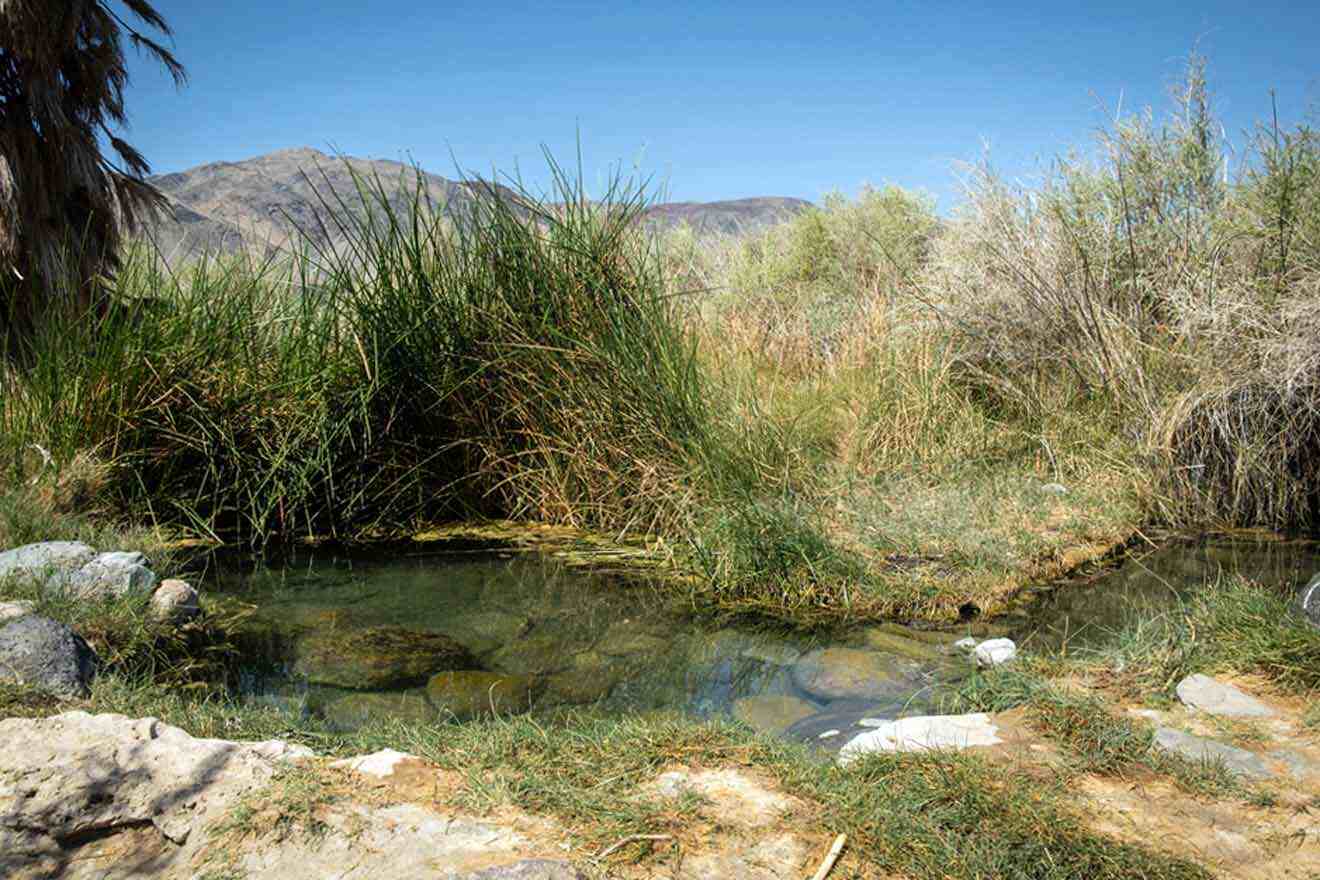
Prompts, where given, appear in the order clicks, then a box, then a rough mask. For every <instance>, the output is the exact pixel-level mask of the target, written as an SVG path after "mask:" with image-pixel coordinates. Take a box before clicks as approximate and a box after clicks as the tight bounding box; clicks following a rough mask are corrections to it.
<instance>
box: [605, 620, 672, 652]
mask: <svg viewBox="0 0 1320 880" xmlns="http://www.w3.org/2000/svg"><path fill="white" fill-rule="evenodd" d="M595 648H596V650H597V651H599V652H600V653H602V654H605V655H607V656H610V657H636V656H641V657H652V656H656V655H659V654H663V653H665V652H666V651H667V650H668V649H669V640H668V639H665V638H664V637H662V636H660V635H657V634H656V633H655V632H653V631H651V628H650V627H648V626H647V625H646V624H645V623H644V622H642V621H631V620H620V621H616V622H615V623H613V624H611V625H610V628H609V629H607V630H606V631H605V635H603V636H601V638H600V640H599V641H598V642H596V645H595Z"/></svg>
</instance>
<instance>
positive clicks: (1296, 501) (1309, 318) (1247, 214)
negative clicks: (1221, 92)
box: [919, 56, 1320, 528]
mask: <svg viewBox="0 0 1320 880" xmlns="http://www.w3.org/2000/svg"><path fill="white" fill-rule="evenodd" d="M1173 98H1174V106H1173V112H1172V113H1171V114H1170V115H1169V116H1168V117H1167V118H1165V119H1157V118H1156V116H1155V115H1154V114H1153V113H1151V112H1149V111H1147V112H1146V113H1144V114H1140V115H1136V116H1131V117H1125V118H1124V117H1120V118H1118V119H1117V120H1116V121H1115V122H1114V123H1113V124H1112V126H1111V127H1109V128H1108V129H1107V130H1106V131H1104V132H1103V133H1102V135H1101V136H1100V139H1099V142H1098V144H1097V149H1095V150H1094V151H1090V152H1086V153H1074V154H1070V155H1068V156H1066V157H1061V158H1059V159H1058V160H1057V161H1056V162H1055V163H1054V164H1053V166H1052V167H1051V168H1050V169H1049V171H1048V172H1047V173H1046V175H1045V179H1044V180H1043V181H1042V182H1041V183H1040V185H1038V186H1036V187H1034V188H1028V187H1023V186H1016V185H1011V184H1009V183H1007V182H1005V181H1004V180H1002V179H1001V178H1000V177H998V176H997V175H995V174H994V173H993V172H992V171H990V170H989V169H986V168H981V169H977V170H976V171H974V172H973V173H972V174H971V176H970V179H969V181H968V184H969V185H968V192H967V199H966V203H965V205H964V206H963V207H962V209H961V210H960V211H959V213H958V215H957V216H956V217H955V218H954V220H953V221H952V222H951V223H950V224H949V225H948V227H947V228H946V230H945V231H944V234H943V235H941V236H940V237H939V238H938V239H937V242H936V246H935V248H934V251H933V254H932V258H931V260H930V263H929V265H928V266H927V267H926V270H925V272H924V273H923V276H922V279H921V283H920V286H919V287H920V292H921V295H922V296H923V297H924V298H925V299H926V300H927V301H928V302H930V303H931V304H932V306H933V307H934V308H935V309H936V311H937V312H938V313H939V314H940V315H941V317H942V319H943V320H944V321H945V322H946V324H947V325H948V326H949V327H950V328H952V330H953V332H954V338H955V340H956V346H957V352H956V370H957V371H958V373H959V375H960V377H961V380H962V381H963V383H964V384H965V386H966V387H967V388H969V389H970V390H971V391H972V392H973V394H974V398H975V399H976V400H977V401H978V404H979V405H980V406H983V407H986V408H987V409H988V411H990V412H993V413H995V414H997V415H998V416H1005V415H1011V414H1014V413H1017V414H1023V415H1025V416H1027V417H1028V418H1039V417H1041V416H1042V415H1043V414H1049V413H1052V412H1058V411H1060V410H1064V409H1073V410H1079V411H1080V410H1085V411H1089V412H1091V413H1092V414H1093V416H1094V418H1095V420H1096V421H1097V423H1099V424H1103V425H1105V426H1107V427H1106V430H1109V431H1111V432H1112V433H1114V434H1115V436H1118V437H1122V438H1124V441H1125V444H1126V449H1127V452H1126V453H1124V454H1125V455H1127V456H1128V457H1130V458H1132V459H1133V460H1135V461H1140V462H1141V463H1142V465H1141V466H1142V467H1143V468H1144V469H1145V470H1147V471H1148V473H1149V477H1148V489H1150V490H1151V491H1150V493H1149V494H1150V501H1151V502H1152V504H1153V509H1154V510H1155V511H1156V513H1157V514H1158V515H1160V516H1161V517H1163V518H1165V519H1166V520H1168V521H1171V522H1173V523H1175V524H1203V523H1206V522H1207V521H1210V522H1218V523H1225V524H1231V525H1266V526H1272V527H1276V528H1307V527H1310V526H1312V525H1313V524H1314V523H1315V515H1316V512H1317V497H1316V492H1315V488H1314V487H1315V485H1316V482H1315V476H1316V475H1317V474H1316V470H1315V462H1314V459H1315V457H1316V452H1317V446H1316V440H1317V436H1318V435H1317V433H1316V425H1315V412H1316V406H1315V404H1316V402H1317V397H1316V391H1315V388H1316V381H1317V372H1316V369H1317V365H1320V358H1317V357H1316V348H1315V342H1314V340H1315V334H1314V333H1310V332H1309V331H1308V328H1309V327H1313V326H1314V321H1313V312H1314V311H1315V303H1316V302H1317V299H1316V293H1317V289H1318V288H1317V285H1318V284H1320V262H1317V256H1320V251H1317V245H1320V241H1317V238H1316V227H1315V220H1314V217H1315V212H1314V208H1315V207H1316V205H1317V204H1318V203H1320V182H1318V181H1320V178H1317V176H1316V169H1317V168H1320V152H1317V148H1318V147H1320V141H1317V139H1316V137H1315V134H1314V132H1313V131H1312V130H1311V129H1309V128H1308V127H1306V126H1305V125H1300V126H1298V127H1297V128H1295V129H1294V130H1291V131H1285V130H1283V129H1281V128H1280V126H1279V124H1278V121H1277V117H1275V118H1273V119H1272V120H1271V122H1270V124H1269V125H1267V126H1263V127H1261V129H1260V130H1259V131H1258V132H1257V133H1256V134H1255V136H1254V137H1252V138H1251V139H1250V142H1249V144H1248V150H1247V155H1245V156H1243V157H1242V158H1241V161H1240V162H1239V163H1238V164H1237V166H1236V168H1234V167H1231V166H1230V161H1229V147H1228V145H1227V143H1226V142H1225V141H1224V139H1223V137H1222V132H1223V129H1222V126H1221V125H1220V123H1219V122H1218V120H1217V119H1216V117H1215V115H1214V112H1213V104H1212V100H1211V94H1210V91H1209V88H1208V86H1207V81H1206V76H1205V65H1204V61H1203V60H1202V59H1199V58H1197V57H1195V56H1193V58H1192V59H1191V61H1190V63H1189V66H1188V69H1187V73H1186V76H1185V77H1184V79H1183V80H1182V81H1181V82H1180V84H1179V85H1178V86H1177V87H1176V88H1175V89H1174V91H1173Z"/></svg>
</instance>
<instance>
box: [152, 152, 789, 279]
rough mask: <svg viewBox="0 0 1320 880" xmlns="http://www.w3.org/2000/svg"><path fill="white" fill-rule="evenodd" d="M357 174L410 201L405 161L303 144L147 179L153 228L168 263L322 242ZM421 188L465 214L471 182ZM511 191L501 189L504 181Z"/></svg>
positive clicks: (412, 181)
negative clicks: (163, 212) (166, 205)
mask: <svg viewBox="0 0 1320 880" xmlns="http://www.w3.org/2000/svg"><path fill="white" fill-rule="evenodd" d="M355 176H356V177H357V178H358V180H359V181H374V180H379V181H380V183H381V186H382V187H383V189H384V192H385V196H386V198H387V199H388V200H389V202H390V203H391V205H393V206H395V207H397V208H403V207H406V206H407V205H408V204H409V203H410V202H411V200H412V198H413V197H414V195H415V194H416V192H415V190H416V188H417V186H418V178H417V176H416V174H415V173H414V170H413V169H412V168H411V167H410V166H408V165H405V164H402V163H399V162H392V161H387V160H380V159H359V158H354V157H351V156H330V155H327V154H325V153H322V152H320V151H318V150H314V149H311V148H308V147H300V148H297V149H291V150H279V151H277V152H274V153H267V154H266V155H263V156H257V157H255V158H252V159H247V160H244V161H242V162H212V163H210V164H207V165H200V166H197V167H196V168H190V169H188V170H186V171H180V172H176V173H173V174H162V175H158V176H155V177H153V178H151V182H152V183H153V184H154V185H155V186H156V187H157V188H159V189H160V190H161V191H162V192H163V193H164V194H165V195H166V197H167V198H168V199H169V202H170V206H171V212H170V215H169V216H166V217H162V218H161V219H160V220H159V221H158V222H156V223H155V224H154V225H153V226H152V227H151V228H150V229H149V230H148V235H149V237H150V238H151V239H152V240H153V241H155V242H156V243H157V245H158V246H159V248H160V250H161V252H162V253H163V254H164V255H165V256H166V258H167V259H168V260H170V261H171V262H174V261H177V260H180V259H187V258H190V257H194V256H196V255H198V254H200V253H202V252H216V251H220V252H232V251H235V250H238V249H239V248H241V247H242V246H243V245H244V243H245V242H246V243H247V244H248V245H249V246H253V247H257V248H261V247H276V248H278V247H283V246H285V245H287V244H288V243H289V242H290V240H291V239H292V238H293V237H294V236H295V234H297V233H298V232H299V231H301V232H302V233H303V234H305V235H309V236H310V237H311V238H312V239H314V240H315V241H316V242H317V243H319V244H324V243H331V244H333V243H334V241H335V240H336V239H337V238H339V237H340V233H339V231H338V230H337V229H336V228H335V224H334V222H333V220H332V219H330V218H329V216H328V212H327V210H326V209H327V207H329V208H330V209H332V211H331V212H330V213H333V211H334V210H341V209H342V207H341V206H342V205H354V204H359V203H360V198H359V196H358V194H357V189H356V187H357V183H356V182H355V180H354V177H355ZM421 182H422V185H424V187H425V196H426V197H427V198H429V199H430V200H432V202H433V203H435V204H437V205H442V206H444V208H445V210H446V211H448V212H449V213H451V214H455V215H459V216H461V215H462V213H463V211H464V206H465V205H467V204H470V203H471V200H472V199H473V198H474V192H475V190H476V188H477V187H479V186H483V185H485V184H482V183H476V182H468V181H454V180H450V179H448V178H445V177H441V176H439V175H436V174H431V173H429V172H423V173H422V177H421ZM506 191H507V190H506ZM807 207H810V203H809V202H806V201H803V200H801V199H792V198H773V197H770V198H748V199H736V200H732V201H722V202H673V203H663V204H657V205H653V206H651V207H650V208H649V209H648V210H647V212H646V217H647V219H648V220H649V221H651V222H653V223H654V224H655V225H656V226H657V227H659V228H669V227H673V226H676V225H678V224H681V223H687V224H688V225H690V226H692V227H693V228H694V229H696V230H698V231H699V232H701V233H725V234H728V233H736V232H739V231H745V230H748V229H753V228H756V227H759V226H764V225H766V224H770V223H777V222H781V221H783V220H786V219H788V218H790V217H792V216H793V215H794V214H796V213H798V212H799V211H802V210H803V209H805V208H807Z"/></svg>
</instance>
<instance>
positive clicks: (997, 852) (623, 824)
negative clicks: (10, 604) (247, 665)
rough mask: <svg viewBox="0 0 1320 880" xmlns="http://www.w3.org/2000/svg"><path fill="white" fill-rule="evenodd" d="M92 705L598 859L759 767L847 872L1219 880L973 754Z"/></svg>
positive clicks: (273, 797)
mask: <svg viewBox="0 0 1320 880" xmlns="http://www.w3.org/2000/svg"><path fill="white" fill-rule="evenodd" d="M83 705H87V706H88V707H90V708H94V709H95V710H96V711H113V712H122V713H125V714H128V715H132V716H142V715H153V716H155V717H158V718H160V719H161V720H162V721H164V722H166V723H169V724H175V725H179V726H181V727H183V728H184V729H186V730H188V731H189V732H191V733H193V734H194V735H198V736H226V737H229V738H239V739H265V738H269V737H281V738H285V739H289V740H293V741H296V742H301V743H304V744H307V745H311V746H313V747H314V748H316V749H318V751H320V752H321V753H323V754H332V755H348V754H360V753H363V752H367V751H373V750H376V749H379V748H383V747H386V746H389V747H392V748H396V749H400V750H403V751H407V752H410V753H412V754H416V755H418V756H420V757H423V758H425V759H427V760H430V761H433V762H435V763H436V764H438V765H440V766H441V767H444V768H447V769H450V770H453V771H456V772H458V773H460V774H461V775H462V776H463V778H464V779H465V780H466V783H467V784H466V785H465V786H464V787H463V789H462V790H461V791H459V792H458V793H457V794H456V795H455V797H456V798H457V800H456V803H455V806H457V807H460V808H464V809H469V810H475V811H478V812H480V811H485V810H490V809H494V808H497V807H500V806H503V805H513V806H516V807H520V808H522V809H525V810H528V811H530V812H533V813H539V814H543V815H548V816H551V817H553V818H556V819H558V820H560V821H561V822H563V823H564V824H565V825H567V826H568V827H569V828H571V829H573V830H574V831H575V833H576V836H577V838H578V840H579V843H580V845H581V847H582V852H583V853H584V854H589V853H590V852H594V851H597V850H598V849H599V847H600V846H602V845H604V844H607V843H611V842H613V841H615V840H617V839H619V838H620V837H622V836H624V835H627V834H631V833H651V834H654V833H672V834H674V835H675V836H676V837H680V838H681V837H683V835H684V834H685V833H690V832H694V831H697V830H700V829H702V828H706V827H707V826H706V825H705V824H704V820H701V819H699V818H698V816H697V814H696V810H695V808H696V807H697V806H698V803H697V802H695V801H691V800H690V799H689V800H688V801H680V802H679V803H677V804H674V803H672V802H664V801H657V800H654V799H649V798H648V797H646V796H645V794H644V791H643V788H642V787H643V786H644V785H646V784H647V783H649V782H650V781H652V780H653V779H654V778H655V777H656V776H657V775H658V774H659V773H660V772H661V771H662V770H663V769H664V768H665V767H667V766H669V765H673V764H683V765H687V766H702V767H719V766H732V767H740V768H754V769H756V770H757V771H759V772H760V773H762V774H766V775H768V776H769V777H770V778H771V779H773V780H775V781H776V782H777V784H778V785H779V787H780V788H782V789H783V790H784V791H786V792H788V793H791V794H794V795H796V796H798V797H800V798H803V799H804V800H805V801H806V802H807V804H808V807H807V809H808V811H809V813H810V817H809V818H810V821H811V822H812V825H813V827H820V828H824V829H829V830H831V831H842V832H845V833H847V834H848V835H849V841H850V843H849V848H848V852H847V855H846V856H845V858H844V861H843V862H842V864H841V865H840V868H839V869H840V870H844V871H848V870H852V871H855V872H858V873H862V874H866V873H867V872H882V873H896V874H900V875H902V876H905V877H912V878H921V880H925V878H929V880H950V878H957V880H963V878H966V880H971V878H983V877H999V876H1013V877H1029V878H1040V880H1047V878H1059V880H1062V878H1073V877H1080V876H1085V877H1099V878H1129V877H1134V876H1140V877H1148V878H1160V880H1165V878H1169V880H1173V878H1206V877H1209V876H1210V874H1209V873H1208V872H1206V871H1205V870H1204V869H1203V868H1200V867H1199V866H1197V865H1195V864H1192V863H1190V862H1187V861H1185V860H1182V859H1178V858H1175V857H1172V856H1167V855H1164V854H1160V853H1156V852H1153V851H1150V850H1147V849H1144V848H1142V847H1139V846H1134V845H1131V844H1127V843H1122V842H1119V841H1116V840H1114V839H1112V838H1108V837H1105V836H1103V835H1100V834H1097V833H1095V832H1092V831H1090V830H1088V829H1087V828H1086V826H1085V823H1084V822H1083V820H1082V816H1081V815H1080V814H1079V813H1078V812H1076V811H1075V810H1074V808H1072V807H1071V806H1069V804H1068V802H1067V792H1066V788H1064V787H1063V786H1062V785H1061V784H1060V780H1058V779H1054V780H1051V779H1048V778H1044V779H1028V778H1024V777H1022V776H1020V775H1005V774H1004V773H1003V772H1002V771H1001V770H1000V769H998V768H996V767H995V766H993V765H992V764H990V763H987V762H985V761H984V760H982V759H979V758H977V757H975V756H969V755H965V754H964V755H876V756H868V757H867V758H865V759H862V760H860V761H857V762H855V763H854V764H852V765H850V766H849V767H848V768H841V767H838V766H837V765H834V764H830V763H822V762H820V761H818V760H815V759H813V758H812V757H810V756H809V755H808V754H807V753H806V752H805V751H803V750H802V749H801V748H800V747H797V746H791V745H789V744H787V743H784V742H781V741H775V740H770V739H767V738H763V737H757V736H753V735H751V734H750V733H748V732H747V731H746V729H745V728H741V727H739V726H736V725H731V724H727V723H721V722H694V721H691V720H685V719H678V718H673V717H666V716H655V717H637V718H629V719H623V720H619V719H603V718H598V717H593V716H591V715H589V714H579V715H573V716H569V717H568V718H567V719H566V720H565V721H563V722H562V723H556V724H546V723H540V722H536V721H533V720H531V719H528V718H520V717H515V718H510V719H495V720H490V721H485V722H474V723H468V724H461V725H443V724H442V725H410V724H407V723H404V722H400V721H389V722H378V723H374V724H372V725H369V726H368V727H365V728H363V729H360V730H359V731H357V732H355V733H352V734H340V733H334V732H332V731H329V730H328V729H323V728H318V727H317V725H316V723H315V722H312V723H307V722H304V721H302V720H299V719H293V718H291V717H290V716H288V715H285V714H283V713H280V712H278V711H276V710H274V709H271V708H254V707H247V706H239V705H237V704H234V703H231V702H228V701H224V700H219V699H211V700H199V699H195V698H192V697H189V696H187V695H183V694H179V693H177V692H172V691H169V690H167V689H163V688H160V687H159V686H155V685H149V684H145V683H141V682H139V683H136V684H134V683H132V682H130V681H128V680H126V679H123V678H118V677H114V676H109V677H105V678H103V679H100V680H98V681H97V683H96V685H95V688H94V693H93V696H92V698H91V700H90V701H89V702H88V703H86V704H83ZM67 707H68V704H66V705H65V706H64V707H59V706H46V707H45V708H44V709H40V708H38V707H30V708H29V710H28V711H27V712H23V713H20V714H46V713H48V712H50V711H55V710H57V709H59V708H67ZM271 792H272V793H271V794H270V795H269V796H264V797H261V798H260V799H259V800H254V801H252V802H250V803H247V804H246V805H240V810H239V811H238V812H237V813H236V814H235V815H234V816H233V817H231V818H232V822H233V828H232V830H234V831H235V832H236V833H240V834H250V833H256V832H257V830H258V828H260V829H262V830H263V833H264V831H265V830H268V829H270V828H277V829H283V830H284V831H285V832H287V833H291V834H292V833H297V834H301V833H306V832H309V831H310V832H312V833H314V832H315V830H316V822H317V821H318V820H317V818H316V816H317V810H318V809H319V808H320V807H321V806H324V805H326V804H329V803H332V802H333V801H334V800H335V799H336V798H339V797H341V796H342V791H341V790H340V789H339V788H338V787H336V785H335V784H334V780H332V779H328V778H327V777H325V776H323V775H320V774H318V773H317V772H315V771H291V772H289V773H287V774H285V775H282V776H281V777H280V778H278V779H277V780H276V783H275V785H274V786H273V788H272V789H271ZM285 806H287V810H285ZM272 809H274V810H275V811H276V812H278V813H279V815H278V816H276V815H273V814H272V812H271V811H272ZM286 813H287V815H286ZM272 823H274V824H272ZM616 858H626V856H623V855H620V856H617V857H616ZM217 869H219V868H217Z"/></svg>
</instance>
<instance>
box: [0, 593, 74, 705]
mask: <svg viewBox="0 0 1320 880" xmlns="http://www.w3.org/2000/svg"><path fill="white" fill-rule="evenodd" d="M96 662H97V661H96V653H95V652H94V651H93V650H92V649H91V647H90V646H88V644H87V643H86V642H85V641H83V639H82V637H81V636H79V635H78V634H77V633H75V632H74V631H73V630H72V629H70V628H69V627H68V626H66V625H64V624H62V623H60V622H58V621H55V620H51V619H50V618H49V617H38V616H37V615H35V614H29V615H25V616H23V617H20V618H18V619H16V620H11V621H10V622H9V623H7V624H5V625H4V626H2V627H0V681H9V682H14V683H15V684H22V685H28V686H30V687H34V688H37V689H38V690H43V691H47V692H49V693H53V694H57V695H59V696H63V697H81V696H85V695H86V694H87V684H88V682H90V681H91V680H92V676H93V674H94V673H95V671H96Z"/></svg>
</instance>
